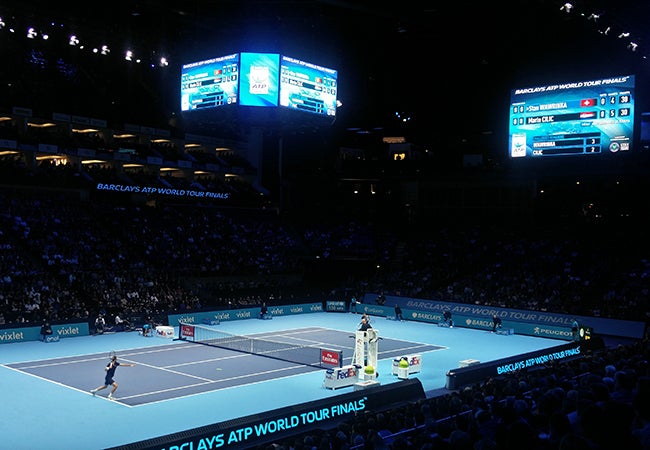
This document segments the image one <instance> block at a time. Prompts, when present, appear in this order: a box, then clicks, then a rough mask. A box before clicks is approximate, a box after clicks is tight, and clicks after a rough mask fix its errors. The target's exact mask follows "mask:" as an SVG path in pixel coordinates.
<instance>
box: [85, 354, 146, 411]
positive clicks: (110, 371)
mask: <svg viewBox="0 0 650 450" xmlns="http://www.w3.org/2000/svg"><path fill="white" fill-rule="evenodd" d="M110 358H111V360H110V361H109V362H108V364H106V367H105V368H104V371H106V377H105V378H104V384H103V385H102V386H99V387H97V388H95V389H92V390H91V391H90V392H91V393H92V394H93V395H95V394H96V393H97V392H99V391H101V390H102V389H106V388H107V387H108V386H113V389H112V390H111V392H110V394H108V398H109V399H111V400H115V397H113V394H114V393H115V391H116V390H117V387H118V386H119V385H118V384H117V382H116V381H115V380H114V379H113V377H114V376H115V371H116V370H117V368H118V366H126V367H134V366H135V364H126V363H120V362H119V361H118V360H117V355H116V354H115V352H111V354H110Z"/></svg>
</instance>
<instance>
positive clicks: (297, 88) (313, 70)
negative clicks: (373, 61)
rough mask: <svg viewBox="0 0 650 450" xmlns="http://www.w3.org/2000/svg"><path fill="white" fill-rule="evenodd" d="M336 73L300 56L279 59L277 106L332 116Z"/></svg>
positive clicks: (334, 112)
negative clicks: (278, 95) (278, 99)
mask: <svg viewBox="0 0 650 450" xmlns="http://www.w3.org/2000/svg"><path fill="white" fill-rule="evenodd" d="M337 77H338V73H337V71H336V70H334V69H328V68H326V67H321V66H318V65H315V64H311V63H308V62H305V61H301V60H299V59H295V58H290V57H288V56H284V55H283V56H282V57H281V60H280V106H284V107H288V108H292V109H297V110H300V111H305V112H309V113H313V114H319V115H325V116H335V115H336V93H337Z"/></svg>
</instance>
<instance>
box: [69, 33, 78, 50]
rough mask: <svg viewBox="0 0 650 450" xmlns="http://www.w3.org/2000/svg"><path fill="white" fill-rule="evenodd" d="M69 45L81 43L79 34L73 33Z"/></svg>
mask: <svg viewBox="0 0 650 450" xmlns="http://www.w3.org/2000/svg"><path fill="white" fill-rule="evenodd" d="M68 45H72V46H73V47H74V46H76V45H79V39H78V38H77V36H75V35H74V34H71V35H70V38H69V39H68Z"/></svg>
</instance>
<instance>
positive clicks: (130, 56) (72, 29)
mask: <svg viewBox="0 0 650 450" xmlns="http://www.w3.org/2000/svg"><path fill="white" fill-rule="evenodd" d="M30 22H31V23H30ZM39 23H40V25H39ZM21 29H22V30H25V34H23V38H24V39H28V40H32V41H37V40H38V41H42V40H47V41H48V42H52V43H51V44H48V45H51V46H52V51H56V48H57V43H59V44H61V45H62V46H67V47H74V48H76V49H77V51H80V52H91V53H93V54H101V55H103V56H109V55H111V54H112V52H111V49H112V48H114V47H116V46H122V47H123V48H129V50H128V52H126V51H125V52H124V53H122V54H121V55H120V56H123V59H124V60H126V61H133V62H137V63H140V62H141V61H142V60H143V59H144V60H148V61H149V62H150V63H151V64H150V65H151V67H158V68H165V67H168V66H169V64H170V63H171V62H170V60H169V56H167V55H166V56H165V57H162V58H161V57H160V53H158V52H157V51H153V50H152V51H147V50H143V49H138V51H137V53H138V54H140V55H146V54H148V56H146V57H145V58H142V57H141V56H140V57H138V58H135V53H136V50H135V48H133V47H131V46H130V45H120V44H119V43H116V42H103V43H100V42H96V39H95V38H94V37H93V33H94V32H96V31H97V30H94V31H88V30H86V32H82V31H80V30H79V29H78V26H77V25H73V24H66V23H58V22H55V21H50V20H49V19H47V18H44V17H41V18H36V19H35V18H34V17H32V16H30V17H26V16H25V17H21V16H20V15H18V14H15V15H12V14H7V15H3V16H0V37H2V36H3V35H6V36H9V35H15V36H16V37H17V38H19V35H20V33H19V32H18V33H16V30H21ZM92 41H95V43H94V44H93V43H92ZM84 44H85V45H84ZM34 45H37V44H36V42H34ZM62 48H64V47H62Z"/></svg>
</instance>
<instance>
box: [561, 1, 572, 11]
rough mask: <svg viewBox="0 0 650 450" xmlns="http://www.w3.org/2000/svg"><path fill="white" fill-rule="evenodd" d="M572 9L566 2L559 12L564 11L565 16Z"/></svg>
mask: <svg viewBox="0 0 650 450" xmlns="http://www.w3.org/2000/svg"><path fill="white" fill-rule="evenodd" d="M572 9H573V5H572V4H571V3H569V2H566V3H565V4H564V5H562V7H561V8H560V11H565V12H566V13H567V14H569V13H570V12H571V10H572Z"/></svg>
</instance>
